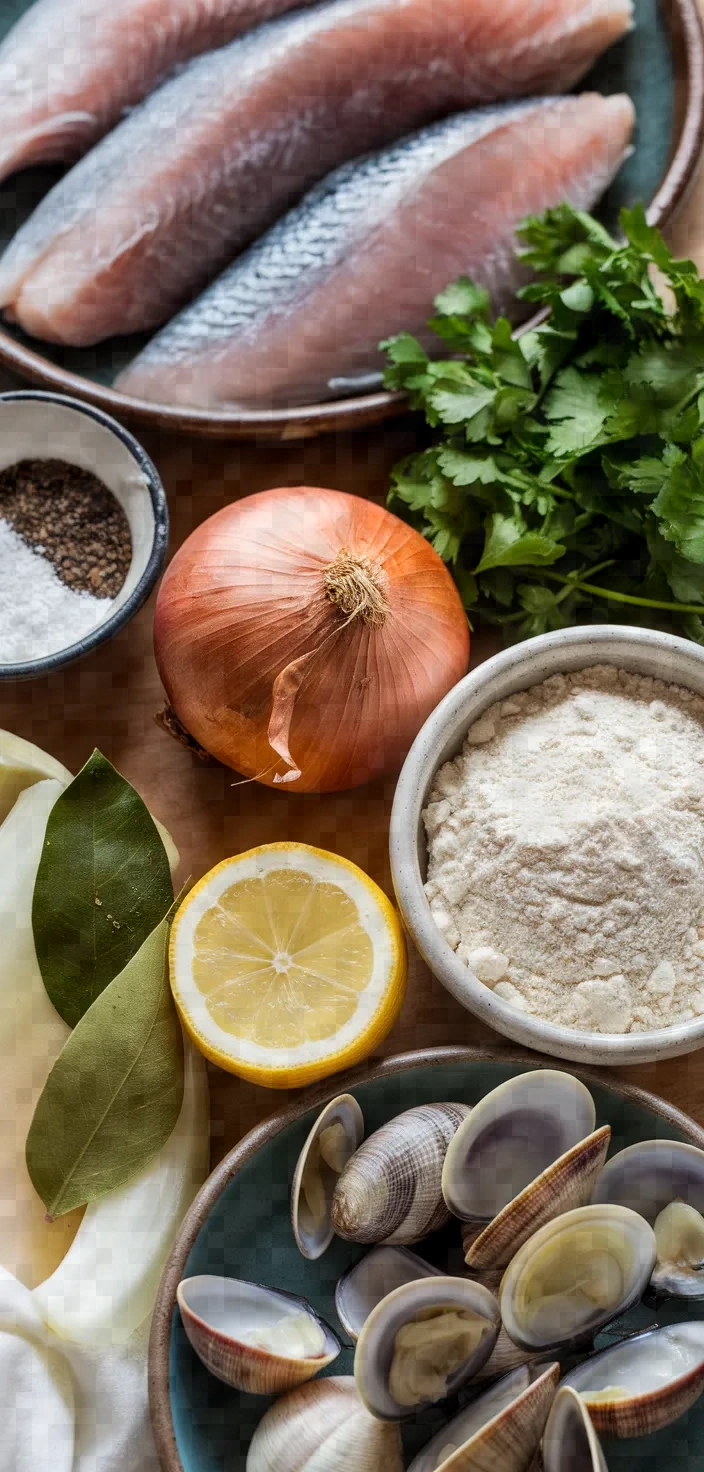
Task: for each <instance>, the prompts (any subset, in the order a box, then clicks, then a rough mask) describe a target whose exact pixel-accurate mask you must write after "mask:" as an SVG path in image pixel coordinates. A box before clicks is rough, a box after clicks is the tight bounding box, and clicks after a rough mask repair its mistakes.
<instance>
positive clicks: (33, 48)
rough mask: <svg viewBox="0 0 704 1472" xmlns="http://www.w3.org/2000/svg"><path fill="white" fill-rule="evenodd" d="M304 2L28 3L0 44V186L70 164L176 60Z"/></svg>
mask: <svg viewBox="0 0 704 1472" xmlns="http://www.w3.org/2000/svg"><path fill="white" fill-rule="evenodd" d="M306 3H307V0H37V3H36V4H35V5H32V6H31V7H30V9H29V10H27V11H26V12H25V14H24V15H23V16H22V17H21V19H20V20H19V21H18V22H17V24H16V25H14V26H13V27H12V30H11V31H9V32H8V35H7V36H6V37H5V39H4V41H3V42H2V43H1V44H0V138H1V139H2V143H1V144H0V179H4V178H6V177H7V175H8V174H11V173H13V172H14V171H15V170H16V169H23V168H26V167H27V165H28V164H35V163H41V162H45V161H49V160H52V159H74V158H78V157H79V155H80V154H82V153H85V152H86V150H87V149H88V148H90V147H91V145H92V144H93V143H95V142H96V140H97V139H98V138H100V137H102V135H103V133H107V131H108V128H112V127H113V126H114V124H115V123H116V122H118V121H119V119H120V116H121V115H122V113H123V112H124V111H125V109H126V108H128V107H133V106H134V104H135V103H137V102H140V101H141V99H142V98H143V97H146V96H147V93H148V92H151V91H152V88H154V87H155V86H156V85H157V83H158V82H159V81H160V80H162V79H163V78H164V77H165V76H166V75H167V73H168V72H170V71H171V70H172V69H173V67H175V66H177V65H178V64H179V63H180V62H184V61H188V60H189V59H190V58H191V57H192V56H198V55H200V53H201V52H202V51H210V50H211V48H212V47H213V46H224V45H225V44H226V42H227V41H232V40H233V39H234V37H235V36H239V35H241V33H242V31H246V30H248V29H249V28H250V26H255V25H260V24H261V22H262V21H266V20H270V19H271V18H272V16H275V15H281V14H282V13H283V11H285V10H292V9H293V7H294V5H305V4H306ZM3 120H4V121H3Z"/></svg>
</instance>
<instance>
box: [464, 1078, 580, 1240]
mask: <svg viewBox="0 0 704 1472" xmlns="http://www.w3.org/2000/svg"><path fill="white" fill-rule="evenodd" d="M595 1120H596V1111H595V1108H594V1100H593V1099H592V1096H591V1094H590V1093H589V1090H588V1089H587V1088H585V1086H584V1084H582V1083H580V1082H579V1079H576V1078H574V1077H573V1076H572V1074H570V1073H561V1072H560V1071H559V1070H558V1069H553V1068H547V1069H539V1070H536V1071H535V1072H533V1073H521V1074H519V1075H518V1077H517V1078H511V1079H508V1080H507V1081H506V1083H503V1084H499V1086H498V1088H496V1089H492V1090H491V1093H489V1094H485V1096H484V1098H483V1099H481V1100H480V1101H479V1103H478V1104H476V1105H475V1106H474V1108H473V1109H472V1111H471V1114H470V1115H469V1118H468V1119H466V1120H465V1122H464V1124H463V1125H462V1126H461V1127H460V1128H459V1129H458V1130H457V1133H456V1134H455V1137H454V1139H453V1141H452V1144H451V1145H450V1147H449V1149H448V1151H447V1155H446V1158H445V1164H444V1168H443V1173H442V1190H443V1195H444V1197H445V1203H446V1205H447V1207H448V1208H449V1210H450V1211H451V1212H452V1213H453V1214H454V1215H455V1216H458V1217H459V1218H460V1221H473V1222H481V1221H483V1222H489V1221H492V1220H493V1218H494V1217H495V1216H497V1215H498V1213H499V1212H500V1211H503V1209H504V1207H505V1206H508V1204H509V1202H510V1201H513V1200H514V1198H515V1197H516V1196H518V1195H520V1193H521V1192H523V1191H525V1189H526V1187H527V1186H529V1185H530V1184H531V1182H532V1181H534V1180H535V1178H536V1176H539V1175H541V1174H542V1172H543V1171H545V1170H547V1168H548V1166H550V1165H552V1164H553V1163H554V1161H556V1160H557V1159H558V1158H559V1157H560V1156H561V1155H564V1154H565V1152H566V1151H568V1150H571V1149H572V1147H573V1146H574V1145H576V1144H577V1143H578V1141H579V1140H583V1139H584V1138H585V1136H586V1135H590V1134H591V1133H592V1132H593V1130H594V1124H595Z"/></svg>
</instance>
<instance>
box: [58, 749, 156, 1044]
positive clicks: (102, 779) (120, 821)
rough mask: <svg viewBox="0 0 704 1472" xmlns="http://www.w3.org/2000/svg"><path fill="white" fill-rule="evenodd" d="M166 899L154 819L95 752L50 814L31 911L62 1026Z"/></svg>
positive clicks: (110, 973) (78, 1013) (90, 998)
mask: <svg viewBox="0 0 704 1472" xmlns="http://www.w3.org/2000/svg"><path fill="white" fill-rule="evenodd" d="M172 900H173V886H172V883H171V873H170V870H169V861H168V857H167V854H166V850H165V848H164V845H163V843H162V841H161V838H160V836H159V833H158V831H157V827H156V824H155V822H154V819H153V818H152V816H151V814H150V813H149V812H148V810H147V808H146V806H145V804H144V803H143V801H142V799H141V797H140V796H139V793H138V792H136V791H135V789H134V787H132V785H131V783H129V782H128V781H127V780H126V779H125V778H124V777H121V776H120V773H119V772H116V771H115V768H114V767H113V766H112V765H111V763H110V762H109V761H107V759H106V758H105V757H104V756H102V755H101V753H100V752H99V751H94V752H93V755H92V756H91V758H90V760H89V761H87V762H86V764H85V766H84V767H83V768H82V769H81V771H80V772H79V773H78V776H77V777H75V778H74V780H73V782H71V783H70V785H69V786H68V787H67V788H66V790H65V791H64V792H63V793H62V794H61V796H60V797H59V798H58V799H57V801H56V803H55V804H54V807H53V808H52V811H51V813H50V815H49V821H48V823H47V828H46V836H45V839H44V847H43V850H42V855H41V859H40V861H39V869H38V872H37V879H36V884H35V887H34V903H33V906H32V928H33V931H34V944H35V947H36V952H37V959H38V961H39V969H40V971H41V974H42V980H43V982H44V985H45V987H46V990H47V992H48V994H49V996H50V998H51V1001H52V1002H53V1004H54V1006H55V1007H56V1010H57V1012H59V1013H60V1014H61V1016H62V1017H63V1019H64V1021H65V1022H68V1024H69V1026H70V1027H75V1025H76V1023H77V1022H78V1021H79V1020H80V1018H81V1017H82V1016H83V1014H84V1012H85V1011H86V1010H87V1008H88V1007H90V1006H91V1005H92V1003H93V1002H94V1001H95V999H96V997H98V996H99V995H100V993H101V992H102V991H103V990H104V988H105V987H106V986H107V985H108V983H109V982H111V981H112V979H113V977H115V976H117V975H118V974H119V973H120V972H121V971H122V970H123V968H124V967H125V966H126V965H127V962H128V961H129V960H130V957H131V956H133V955H134V954H135V952H136V951H137V950H138V949H139V947H140V946H141V945H142V942H143V941H144V940H146V938H147V936H148V935H150V934H151V932H152V931H153V930H154V928H155V926H156V925H158V924H159V921H160V920H161V918H162V916H163V915H165V914H166V911H167V909H168V908H169V905H170V903H171V901H172Z"/></svg>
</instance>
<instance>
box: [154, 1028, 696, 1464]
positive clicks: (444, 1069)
mask: <svg viewBox="0 0 704 1472" xmlns="http://www.w3.org/2000/svg"><path fill="white" fill-rule="evenodd" d="M499 1060H501V1061H499ZM535 1060H536V1055H532V1057H531V1056H530V1055H526V1056H525V1057H523V1056H522V1055H521V1054H517V1053H514V1052H513V1051H512V1050H509V1049H506V1050H501V1051H500V1052H499V1051H494V1052H491V1051H489V1050H481V1049H469V1048H467V1049H450V1048H441V1049H436V1050H435V1051H434V1052H432V1053H410V1054H406V1055H404V1056H403V1057H400V1058H395V1059H389V1060H388V1061H387V1062H386V1063H384V1064H382V1065H380V1067H379V1068H378V1069H376V1070H374V1071H373V1072H372V1073H369V1072H366V1073H364V1072H362V1073H357V1074H355V1075H351V1076H349V1077H347V1078H338V1079H333V1080H328V1081H327V1082H326V1084H325V1086H324V1087H323V1088H318V1089H316V1091H315V1092H314V1093H313V1092H310V1091H309V1092H308V1093H307V1095H306V1096H305V1097H304V1098H303V1099H302V1101H300V1102H299V1103H298V1104H296V1105H294V1106H292V1107H290V1108H289V1109H287V1110H283V1111H282V1112H281V1113H280V1114H279V1115H277V1116H275V1117H274V1118H273V1119H272V1120H270V1121H268V1122H267V1123H266V1124H264V1125H261V1126H260V1127H259V1128H258V1129H257V1130H254V1131H253V1132H252V1133H251V1134H250V1135H248V1136H247V1137H246V1138H245V1139H244V1140H243V1141H242V1142H241V1143H240V1144H239V1145H238V1146H237V1147H236V1148H235V1150H234V1151H232V1152H231V1154H230V1155H229V1156H228V1157H227V1158H226V1159H225V1160H224V1161H223V1162H222V1164H221V1165H220V1166H219V1167H218V1169H217V1171H215V1172H214V1174H213V1175H212V1176H211V1177H210V1180H209V1181H208V1182H207V1183H206V1185H205V1186H204V1187H203V1190H202V1192H201V1193H200V1196H199V1197H198V1198H197V1200H196V1202H195V1203H194V1205H193V1207H192V1209H191V1211H190V1213H189V1215H188V1217H187V1218H186V1221H185V1222H184V1225H183V1227H182V1230H181V1234H180V1237H179V1240H178V1242H177V1244H176V1246H175V1248H174V1251H173V1254H172V1257H171V1260H170V1262H169V1264H168V1266H167V1268H166V1271H165V1273H164V1277H163V1279H162V1283H161V1287H160V1290H159V1296H158V1299H157V1305H156V1309H155V1314H154V1322H153V1329H152V1339H151V1346H150V1403H151V1410H152V1422H153V1426H154V1431H155V1435H156V1439H157V1445H158V1448H159V1454H160V1457H161V1462H162V1467H163V1468H164V1472H245V1464H246V1458H247V1447H248V1445H249V1441H250V1438H251V1436H252V1433H253V1431H254V1428H255V1426H256V1425H257V1422H258V1421H259V1420H260V1418H261V1416H262V1415H263V1413H264V1410H265V1409H266V1407H267V1405H269V1404H270V1402H269V1401H268V1400H264V1399H262V1398H256V1397H253V1396H246V1395H240V1394H239V1393H238V1392H237V1391H234V1390H230V1389H229V1388H228V1387H227V1386H226V1385H223V1384H221V1383H220V1382H219V1381H217V1380H215V1379H214V1378H213V1377H212V1376H211V1375H209V1374H208V1372H207V1371H206V1370H205V1369H204V1367H203V1366H202V1364H201V1362H200V1360H199V1359H198V1358H197V1357H196V1355H195V1353H194V1352H193V1350H192V1349H191V1347H190V1345H189V1343H188V1340H187V1339H186V1336H185V1333H184V1331H183V1328H182V1325H181V1321H180V1317H179V1314H178V1310H177V1309H176V1308H175V1295H176V1287H177V1285H178V1283H179V1282H180V1280H181V1278H183V1277H190V1276H191V1275H193V1274H196V1273H216V1274H224V1275H229V1276H232V1277H240V1278H246V1279H249V1280H250V1281H254V1282H258V1283H264V1284H267V1285H268V1286H270V1287H278V1288H286V1289H287V1290H289V1291H290V1292H294V1293H299V1294H303V1295H304V1296H305V1297H306V1298H308V1299H309V1301H310V1302H311V1303H312V1304H313V1306H314V1307H315V1308H316V1309H317V1310H318V1312H319V1313H320V1314H322V1316H323V1318H325V1319H327V1320H328V1322H329V1323H330V1324H331V1325H332V1327H333V1328H334V1329H335V1330H336V1331H337V1332H338V1334H340V1333H341V1327H340V1325H339V1321H338V1320H337V1316H336V1313H335V1303H334V1294H335V1285H336V1283H337V1281H338V1279H339V1278H340V1277H341V1275H342V1273H343V1272H344V1271H345V1269H346V1268H348V1267H350V1266H351V1265H352V1264H353V1263H354V1262H356V1261H357V1260H358V1259H359V1258H360V1257H361V1256H362V1254H363V1251H364V1249H362V1248H358V1247H355V1246H353V1245H352V1244H350V1243H347V1242H342V1241H339V1240H335V1241H334V1242H333V1244H332V1246H331V1247H330V1248H329V1250H328V1252H327V1253H326V1254H325V1256H324V1257H322V1258H321V1259H319V1261H318V1262H307V1261H306V1260H305V1259H304V1258H302V1257H301V1256H300V1254H299V1252H298V1249H297V1248H296V1245H295V1243H294V1240H293V1234H292V1231H291V1223H290V1219H289V1187H290V1182H291V1178H292V1176H293V1172H294V1168H295V1164H296V1160H297V1158H298V1154H299V1152H300V1149H301V1147H302V1145H303V1142H304V1140H305V1138H306V1135H307V1133H308V1131H309V1129H310V1127H311V1125H312V1124H313V1121H314V1119H315V1117H316V1114H317V1112H318V1111H319V1109H320V1108H321V1106H322V1104H323V1103H325V1102H327V1100H329V1099H332V1098H334V1097H335V1095H336V1094H339V1093H342V1092H345V1091H348V1090H349V1089H351V1090H352V1092H353V1093H354V1095H355V1097H356V1098H357V1099H358V1101H359V1103H360V1105H361V1107H362V1110H363V1113H364V1117H365V1123H366V1132H367V1134H371V1132H372V1130H375V1129H377V1128H378V1127H379V1125H381V1124H384V1123H385V1122H386V1121H387V1120H389V1119H391V1118H393V1116H394V1115H396V1114H399V1113H400V1112H401V1110H403V1109H409V1108H411V1106H412V1105H415V1104H423V1103H427V1102H430V1101H432V1100H436V1101H439V1100H443V1099H452V1100H456V1099H457V1100H461V1101H464V1102H466V1103H468V1104H472V1103H475V1102H476V1101H477V1100H478V1099H479V1098H481V1097H482V1095H483V1094H485V1093H487V1092H488V1090H489V1089H492V1088H494V1087H495V1086H496V1085H497V1084H499V1083H501V1082H503V1080H504V1079H507V1078H511V1077H513V1076H514V1075H515V1074H517V1073H522V1072H525V1070H526V1069H527V1068H529V1067H536V1061H535ZM546 1065H547V1066H551V1067H554V1066H555V1064H554V1063H552V1064H550V1063H549V1060H545V1061H544V1062H543V1063H542V1065H541V1066H543V1067H545V1066H546ZM566 1071H568V1072H575V1073H576V1074H577V1076H578V1077H579V1078H582V1079H584V1080H585V1082H586V1083H587V1085H588V1087H589V1088H590V1090H591V1092H592V1094H593V1097H594V1100H595V1103H596V1110H597V1124H598V1125H602V1124H607V1123H608V1124H610V1125H611V1127H612V1130H613V1139H612V1144H611V1153H612V1154H614V1153H615V1152H616V1151H617V1150H621V1149H623V1148H624V1146H626V1145H632V1144H634V1143H635V1141H637V1140H645V1139H652V1138H654V1137H655V1136H658V1137H661V1138H663V1139H669V1140H688V1141H690V1142H693V1143H694V1144H696V1145H699V1146H700V1147H702V1148H704V1130H701V1129H699V1128H698V1127H697V1126H696V1125H695V1124H694V1123H693V1122H692V1121H691V1120H690V1119H688V1118H687V1117H686V1116H685V1115H683V1114H680V1113H679V1111H677V1110H675V1109H673V1108H672V1107H671V1106H670V1105H667V1104H665V1103H664V1102H663V1101H662V1100H660V1099H657V1098H655V1096H654V1095H650V1094H645V1093H643V1092H641V1091H640V1090H637V1089H634V1088H630V1087H629V1086H627V1085H623V1086H621V1087H619V1086H617V1085H616V1084H614V1083H613V1082H611V1081H610V1082H609V1084H608V1085H607V1084H605V1083H603V1082H602V1078H601V1076H600V1075H599V1074H597V1073H590V1072H589V1071H587V1070H571V1069H570V1070H566ZM420 1250H421V1251H422V1252H423V1254H424V1255H425V1256H427V1257H428V1258H429V1259H430V1260H431V1261H435V1262H436V1263H438V1265H443V1266H447V1265H449V1267H450V1270H451V1271H452V1270H453V1268H454V1270H461V1267H462V1255H461V1251H460V1248H459V1230H458V1227H457V1224H454V1225H453V1227H452V1228H450V1229H448V1231H447V1233H441V1234H437V1235H436V1236H435V1237H434V1238H430V1239H428V1240H427V1242H426V1243H424V1245H423V1247H422V1248H421V1249H420ZM686 1318H704V1302H702V1303H701V1304H696V1303H690V1304H686V1303H683V1302H681V1301H680V1302H679V1303H674V1302H673V1303H670V1304H667V1305H666V1306H665V1307H664V1308H661V1309H658V1311H657V1313H653V1311H652V1310H650V1309H646V1308H645V1307H643V1306H642V1305H639V1306H638V1308H636V1309H634V1310H632V1311H631V1313H630V1314H628V1315H627V1316H626V1317H625V1319H621V1320H620V1321H619V1325H618V1329H617V1330H616V1331H614V1328H613V1326H610V1327H609V1330H607V1332H606V1335H601V1336H600V1338H599V1339H598V1340H597V1343H598V1344H599V1345H602V1344H606V1343H608V1342H609V1340H610V1336H612V1335H613V1334H614V1332H616V1334H617V1336H618V1337H620V1334H621V1332H622V1331H623V1328H624V1327H625V1328H627V1329H633V1328H646V1327H649V1326H650V1325H652V1324H654V1323H656V1322H657V1323H659V1324H666V1323H674V1322H676V1321H679V1320H680V1319H686ZM342 1338H343V1340H345V1338H346V1336H345V1335H344V1334H342ZM352 1363H353V1351H352V1349H351V1348H350V1349H346V1350H345V1351H344V1352H343V1354H342V1355H341V1356H340V1358H339V1359H338V1360H336V1361H335V1364H334V1366H332V1367H331V1369H330V1371H329V1373H331V1374H351V1373H352ZM442 1420H443V1417H442V1415H441V1414H440V1413H439V1412H438V1411H436V1410H434V1411H431V1412H429V1413H424V1414H423V1415H422V1416H419V1417H418V1418H417V1419H416V1420H415V1421H413V1422H411V1423H409V1424H408V1425H407V1426H406V1427H405V1428H404V1447H405V1451H406V1453H407V1460H409V1459H410V1457H411V1455H413V1454H415V1452H417V1451H418V1450H419V1449H420V1447H421V1446H422V1445H423V1444H424V1442H425V1441H427V1440H428V1438H429V1436H430V1435H431V1434H432V1433H433V1432H434V1431H435V1430H437V1429H438V1428H439V1426H440V1425H441V1424H442ZM604 1448H605V1452H606V1457H607V1461H608V1465H609V1469H610V1472H661V1469H662V1468H664V1467H666V1466H667V1467H677V1468H681V1469H682V1472H704V1396H703V1397H702V1399H701V1400H700V1401H699V1402H698V1403H697V1405H695V1406H694V1407H693V1409H692V1410H691V1411H690V1412H689V1413H688V1415H687V1416H684V1417H682V1418H681V1419H680V1420H679V1421H677V1422H675V1424H674V1425H673V1426H670V1427H668V1428H666V1429H665V1430H663V1431H660V1432H659V1433H658V1434H657V1435H655V1436H652V1437H649V1438H647V1439H638V1440H629V1441H613V1442H605V1443H604ZM380 1472H381V1469H380Z"/></svg>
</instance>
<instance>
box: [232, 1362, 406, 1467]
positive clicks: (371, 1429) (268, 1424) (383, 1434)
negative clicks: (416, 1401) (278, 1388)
mask: <svg viewBox="0 0 704 1472" xmlns="http://www.w3.org/2000/svg"><path fill="white" fill-rule="evenodd" d="M309 1467H310V1468H314V1472H340V1469H341V1468H344V1472H382V1469H383V1472H403V1457H402V1455H401V1434H400V1432H399V1429H398V1426H395V1425H393V1424H392V1423H391V1422H390V1421H377V1420H375V1418H374V1417H373V1416H370V1415H369V1412H368V1411H367V1410H366V1409H365V1407H364V1405H363V1404H362V1401H361V1400H360V1398H359V1394H358V1392H357V1388H356V1386H355V1383H354V1380H353V1379H352V1377H351V1376H349V1375H339V1376H338V1375H332V1376H330V1377H329V1378H327V1379H325V1380H315V1381H311V1383H310V1384H309V1385H302V1386H301V1387H300V1389H298V1390H293V1391H291V1393H290V1394H289V1395H285V1396H283V1397H282V1399H281V1400H278V1401H276V1403H275V1404H274V1405H273V1406H271V1407H270V1409H269V1410H268V1411H267V1412H266V1415H265V1416H264V1417H263V1419H262V1420H261V1421H260V1422H259V1425H258V1427H257V1429H256V1431H255V1433H254V1436H253V1437H252V1441H251V1443H250V1447H249V1452H248V1453H247V1468H246V1472H307V1469H308V1468H309Z"/></svg>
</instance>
